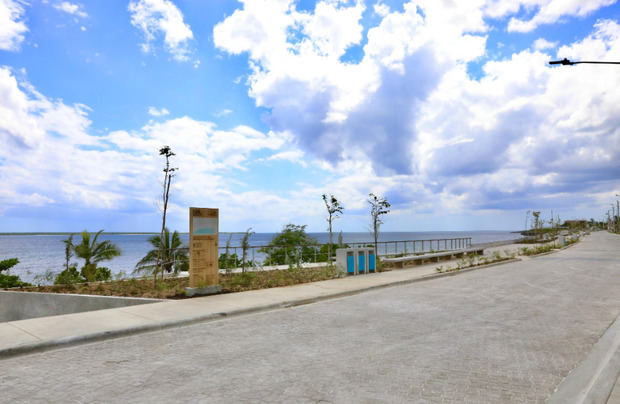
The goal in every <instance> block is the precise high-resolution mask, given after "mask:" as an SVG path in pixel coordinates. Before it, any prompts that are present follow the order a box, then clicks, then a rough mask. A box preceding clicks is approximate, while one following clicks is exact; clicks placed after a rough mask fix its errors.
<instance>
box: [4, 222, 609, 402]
mask: <svg viewBox="0 0 620 404" xmlns="http://www.w3.org/2000/svg"><path fill="white" fill-rule="evenodd" d="M619 245H620V239H619V238H617V237H615V238H614V236H612V235H608V234H605V233H599V234H594V235H593V236H591V237H589V238H588V239H586V240H585V241H584V242H582V243H580V244H579V245H577V246H575V247H573V248H570V249H568V250H565V251H562V252H559V253H556V254H551V255H547V256H544V257H539V258H534V259H531V260H528V261H527V262H525V261H524V262H520V263H513V264H507V265H502V266H497V267H495V268H488V269H481V270H477V271H472V272H469V273H467V274H464V275H460V276H456V277H451V278H444V279H437V280H434V281H432V282H424V283H417V284H408V283H411V282H413V281H415V280H417V279H420V278H421V277H424V276H430V275H433V274H434V272H435V271H434V267H435V266H436V264H434V265H432V266H426V267H424V268H420V267H417V268H414V269H412V270H404V271H403V270H399V271H392V272H388V273H382V274H377V275H372V276H363V277H358V278H347V279H340V280H333V281H326V282H319V283H315V284H308V285H299V286H296V287H290V288H278V289H268V290H263V291H253V292H246V293H242V294H234V295H233V294H231V295H220V296H211V297H205V298H199V299H191V300H186V301H177V302H165V303H156V304H153V305H144V306H136V307H130V308H123V309H114V310H104V311H99V312H93V313H95V314H98V315H96V316H93V317H88V316H86V315H87V314H88V313H79V314H76V315H71V316H82V315H84V316H86V317H71V316H57V317H56V318H51V317H50V318H49V319H51V320H48V321H47V322H46V323H43V324H39V325H38V326H37V325H36V323H27V322H30V321H31V320H23V321H22V322H14V323H12V324H10V325H11V328H6V329H2V328H0V341H2V342H3V343H4V340H5V337H6V336H9V337H10V336H11V335H14V336H13V337H12V338H13V341H14V342H13V349H12V350H11V348H10V347H9V349H5V350H4V351H3V352H4V353H5V355H9V354H11V353H15V352H18V351H20V350H27V349H30V348H33V347H34V346H35V345H36V344H40V343H41V342H45V341H52V342H53V341H56V342H63V341H66V340H67V338H68V339H69V340H70V339H71V338H72V337H75V336H76V335H82V336H86V337H88V338H90V337H93V336H95V337H97V336H99V337H104V336H105V335H106V334H105V333H106V332H112V333H114V332H125V333H129V332H136V331H139V330H145V329H155V328H156V327H166V326H169V325H173V324H178V319H179V317H182V318H183V320H182V321H184V323H185V324H188V323H191V322H200V323H197V324H194V325H192V326H189V327H182V328H174V329H169V330H164V331H158V332H152V333H148V334H142V335H134V336H130V337H127V338H118V339H111V340H108V341H103V342H96V343H93V344H86V345H78V346H72V347H70V348H68V349H57V350H53V351H49V352H42V353H37V354H35V355H32V356H21V357H16V358H7V359H5V360H4V361H3V366H2V369H1V370H0V384H1V385H3V395H2V396H1V397H0V401H3V400H7V402H8V401H11V402H15V401H35V402H36V401H56V400H57V401H60V400H62V401H71V400H73V401H78V402H85V401H88V402H93V401H94V402H111V401H119V400H123V401H129V402H143V401H153V402H163V401H212V402H225V401H231V400H234V401H269V402H318V401H326V402H377V401H383V402H386V401H387V402H439V401H440V402H541V401H544V400H545V399H547V398H551V399H553V398H554V396H555V397H557V394H562V393H563V391H566V390H562V389H563V386H564V385H565V384H566V383H565V382H566V381H567V380H569V379H570V380H571V385H570V386H569V387H570V388H574V387H575V386H577V388H576V391H578V392H582V391H584V389H585V390H587V389H589V388H590V389H591V387H592V386H594V387H596V385H597V380H592V379H591V377H590V376H592V375H593V374H598V375H606V378H607V379H610V378H611V379H610V380H612V384H613V380H615V378H614V377H613V375H614V372H615V375H616V377H617V374H618V370H617V369H616V368H615V366H616V365H615V363H616V362H617V361H616V358H618V353H617V350H616V351H613V350H610V348H613V347H614V346H615V345H614V344H615V342H614V341H616V339H617V338H618V337H620V336H619V335H618V334H617V331H616V330H615V328H614V327H613V324H614V321H615V320H616V318H617V316H618V313H619V312H620V298H619V296H620V277H619V276H618V275H619V271H620V268H619V266H618V262H620V249H619V248H618V246H619ZM393 284H400V285H401V286H400V287H393V288H389V289H385V288H382V287H384V286H388V285H393ZM372 288H375V289H376V290H373V291H368V292H367V293H363V294H357V295H354V296H350V297H346V298H342V299H334V300H330V301H323V302H320V303H318V304H312V305H306V306H301V307H296V308H293V309H292V310H270V311H266V312H263V313H258V314H254V315H248V316H239V317H236V318H230V319H226V320H225V321H215V322H210V323H202V322H201V321H203V320H205V319H218V318H223V317H224V314H223V313H226V314H239V313H250V312H253V311H265V310H266V309H268V308H272V309H273V308H279V307H288V306H295V305H298V304H302V303H307V302H312V301H316V300H320V299H321V298H326V297H331V298H334V297H336V296H347V295H352V294H356V293H359V291H360V290H363V289H366V290H368V289H372ZM377 288H378V289H377ZM148 307H151V308H154V310H146V308H148ZM135 310H138V311H135ZM106 312H108V313H106ZM91 314H92V313H91ZM69 317H71V318H69ZM36 320H37V321H38V320H44V319H36ZM32 321H33V322H34V320H32ZM78 321H79V322H83V323H82V324H81V325H80V323H78ZM18 323H19V324H18ZM2 326H4V324H3V325H2ZM66 329H69V331H68V332H66V333H65V334H63V330H66ZM5 330H9V332H7V333H5ZM610 330H611V334H610V333H609V332H610ZM606 331H607V333H606ZM10 332H14V334H10ZM98 333H99V334H98ZM67 334H69V336H68V337H67ZM24 335H29V336H30V337H31V338H34V341H33V340H32V339H31V340H30V341H33V342H34V345H33V343H31V342H26V343H23V342H24V338H25V337H24ZM601 336H603V337H602V338H601ZM20 338H21V339H20ZM44 338H47V339H44ZM20 341H21V343H20ZM605 344H607V345H605ZM605 346H607V350H605ZM20 347H21V348H20ZM16 348H17V349H16ZM594 351H600V352H599V353H600V354H601V355H598V354H597V355H598V356H597V355H595V357H598V358H599V360H598V362H596V361H594V368H596V372H587V371H586V372H583V371H582V372H581V374H582V376H579V375H580V367H582V365H583V364H584V363H586V362H588V359H589V358H590V357H592V352H594ZM589 362H592V361H589ZM591 364H592V363H590V365H591ZM59 368H61V369H63V371H62V372H58V371H57V369H59ZM583 374H585V376H583ZM575 375H576V376H575ZM567 376H568V377H567ZM588 377H590V378H588ZM563 381H564V382H563ZM4 387H6V388H4ZM556 388H558V391H557V392H555V393H554V390H555V389H556ZM586 393H587V394H586V395H582V396H575V397H573V398H575V401H568V402H604V401H600V399H599V401H588V400H589V399H592V398H593V397H596V395H592V394H591V392H588V391H586ZM595 393H600V394H602V395H603V396H605V397H607V395H608V394H609V392H607V395H605V392H600V391H597V392H595ZM577 400H581V401H577ZM563 402H567V401H563Z"/></svg>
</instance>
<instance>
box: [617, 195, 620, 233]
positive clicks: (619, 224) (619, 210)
mask: <svg viewBox="0 0 620 404" xmlns="http://www.w3.org/2000/svg"><path fill="white" fill-rule="evenodd" d="M616 196H620V194H616ZM616 213H618V216H620V200H618V199H616ZM616 222H617V224H616V233H620V217H618V220H617V221H616Z"/></svg>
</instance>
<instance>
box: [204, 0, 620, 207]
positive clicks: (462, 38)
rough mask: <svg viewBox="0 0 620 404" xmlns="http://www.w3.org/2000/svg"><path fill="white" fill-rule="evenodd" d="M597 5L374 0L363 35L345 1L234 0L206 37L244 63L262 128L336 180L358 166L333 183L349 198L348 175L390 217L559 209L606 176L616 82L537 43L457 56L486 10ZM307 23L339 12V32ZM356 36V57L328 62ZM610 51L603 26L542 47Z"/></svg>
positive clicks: (354, 7)
mask: <svg viewBox="0 0 620 404" xmlns="http://www.w3.org/2000/svg"><path fill="white" fill-rule="evenodd" d="M258 3H260V4H258ZM609 4H611V2H610V1H598V2H588V3H587V4H586V3H583V2H580V3H575V2H557V1H552V0H551V1H529V0H528V1H521V2H507V1H484V0H479V1H471V2H458V3H456V4H451V5H450V6H446V5H444V4H443V3H441V2H436V1H430V0H429V1H423V0H420V1H411V2H409V3H406V4H405V5H404V7H403V9H402V10H399V11H389V10H386V9H385V8H382V7H381V5H379V6H378V10H379V11H380V12H381V13H383V16H382V18H381V21H380V23H379V24H378V25H377V26H374V27H371V28H370V29H368V31H367V35H366V38H365V39H366V41H365V43H364V38H363V35H362V34H363V31H362V30H361V28H360V27H361V25H360V18H361V12H360V11H359V10H362V7H363V6H362V5H360V4H359V3H339V2H327V1H325V2H319V3H317V5H316V7H315V9H314V10H313V11H304V12H300V11H297V10H296V8H295V3H293V2H292V1H283V0H281V1H275V0H274V1H267V0H262V1H260V2H249V1H246V2H242V7H241V8H239V9H238V10H236V11H235V12H234V13H233V14H232V15H230V16H229V17H228V18H226V19H225V20H223V21H222V22H221V23H219V24H218V25H217V26H216V27H215V29H214V42H215V44H216V46H217V47H219V48H220V49H222V50H224V51H226V52H229V53H231V54H241V53H246V54H247V55H248V56H249V59H250V64H249V67H250V69H251V71H252V73H251V74H250V77H249V80H248V85H249V95H250V96H251V97H253V98H254V99H255V101H256V104H257V105H258V106H261V107H265V108H268V109H269V111H270V112H269V115H268V116H267V118H266V119H267V122H268V123H269V124H270V126H271V128H272V129H273V130H274V131H275V132H276V133H285V132H286V133H290V134H291V135H292V136H293V137H294V139H295V141H296V142H297V144H298V145H299V146H300V147H301V149H302V150H303V151H305V152H309V153H310V154H311V155H312V156H316V157H317V158H318V159H319V162H320V163H319V164H322V165H323V168H324V169H327V170H335V171H336V172H339V173H343V172H347V171H346V170H347V167H351V166H355V165H356V164H357V162H360V161H361V162H363V164H364V167H365V170H366V173H365V175H364V176H363V178H360V179H358V178H357V176H356V175H355V174H354V173H352V174H350V175H349V174H347V175H346V176H345V178H346V179H343V180H342V181H348V182H347V183H346V184H345V183H343V182H340V183H338V182H332V184H338V186H340V187H342V188H343V189H346V190H347V192H351V193H352V194H353V195H358V196H359V197H360V198H362V199H361V200H363V197H362V196H363V194H364V192H361V191H360V189H364V190H367V189H368V188H365V187H362V186H361V185H360V183H361V181H363V179H364V178H366V179H368V178H377V179H380V180H381V181H383V182H382V184H384V186H382V187H379V189H382V190H383V191H384V193H385V194H387V195H389V196H390V197H391V198H392V199H393V200H395V201H400V202H399V203H396V204H395V209H397V210H399V211H401V212H410V213H411V212H430V211H433V210H434V209H437V208H438V206H442V207H447V208H449V209H451V210H452V211H464V210H468V209H469V210H474V211H476V210H477V211H493V210H496V209H501V208H502V207H503V208H507V209H523V208H528V207H531V204H532V203H534V204H540V206H553V205H554V204H555V206H568V205H570V204H571V203H573V202H574V200H575V192H579V193H580V195H582V196H583V198H582V201H583V203H584V204H587V203H594V201H595V200H596V199H597V197H596V195H599V193H600V192H602V191H603V189H609V187H610V186H611V185H613V184H615V185H618V184H617V182H618V180H617V178H618V175H617V174H618V172H617V171H618V168H617V165H616V166H614V165H613V164H614V163H613V162H614V161H618V160H619V159H620V139H619V138H618V136H619V134H618V131H617V130H616V129H615V128H616V127H618V126H617V123H616V118H615V117H616V116H620V114H619V113H618V112H620V111H616V107H615V106H616V105H619V103H618V102H617V100H615V97H616V96H615V95H614V94H613V93H612V92H610V91H608V90H607V89H608V88H615V85H614V84H613V83H615V82H616V81H617V78H616V76H617V75H616V76H614V72H613V71H611V70H606V71H605V72H604V73H601V74H603V75H601V74H599V73H595V72H594V71H587V73H584V72H586V70H582V69H581V67H580V69H572V70H570V69H564V70H558V69H556V70H552V69H551V68H550V67H549V66H547V61H548V60H549V59H550V58H551V57H552V56H551V55H548V54H544V53H542V51H544V50H545V49H550V48H551V47H552V46H556V44H553V43H551V42H548V41H545V40H543V39H541V40H538V41H537V42H536V43H535V44H534V46H533V49H532V50H524V51H522V52H519V53H516V54H514V55H512V57H511V58H510V59H506V60H488V61H486V62H484V63H483V64H482V66H483V75H482V77H481V78H479V79H474V78H472V77H470V75H469V74H468V70H467V65H468V63H469V62H471V61H474V60H481V58H483V57H485V55H486V39H487V35H489V32H490V29H491V28H490V26H489V25H488V23H487V20H488V19H495V18H499V17H506V16H510V15H511V14H515V13H518V12H519V11H520V10H521V8H522V7H526V8H527V9H528V10H535V11H534V12H535V14H534V17H533V18H532V19H531V21H530V20H528V21H529V22H528V24H530V25H531V26H534V25H538V24H542V23H548V22H553V21H557V20H558V19H559V18H561V17H563V16H584V15H587V14H589V13H590V12H592V11H593V10H596V9H598V8H600V7H604V6H606V5H609ZM326 10H329V12H326ZM317 16H321V18H323V19H325V18H329V17H326V16H333V18H334V20H333V21H332V23H330V24H329V25H339V21H341V24H340V26H341V27H347V30H348V33H346V34H345V33H331V34H330V35H323V36H321V35H318V34H316V33H314V31H313V28H309V27H310V26H311V25H310V22H311V21H313V19H314V18H317ZM554 18H555V20H554ZM514 24H515V23H513V25H514ZM362 45H363V56H362V58H361V60H359V61H358V62H355V63H353V62H344V61H342V60H341V56H342V55H343V54H344V53H345V52H346V51H347V50H348V49H350V48H351V47H354V46H362ZM618 46H619V40H618V26H617V24H615V23H613V22H611V21H603V22H599V23H598V24H597V25H596V26H595V27H594V30H593V32H592V34H591V35H589V36H587V37H586V38H584V39H583V40H581V41H577V42H575V43H574V44H572V45H570V46H565V47H561V48H560V49H559V51H558V55H557V56H558V57H564V56H565V55H566V56H568V57H582V58H586V57H587V58H594V59H608V60H617V59H618V58H619V57H620V55H618V54H617V48H618ZM584 69H587V67H585V68H584ZM599 69H600V68H599ZM597 72H598V70H597ZM584 74H586V75H587V76H588V77H587V78H585V77H583V76H584ZM608 75H609V76H608ZM619 84H620V83H619ZM571 94H579V97H574V96H572V95H571ZM605 145H607V146H605ZM614 175H615V177H614ZM613 178H616V179H613ZM358 180H359V181H360V183H358ZM381 181H377V183H379V182H381ZM614 181H615V182H614ZM373 183H374V182H373ZM602 183H605V184H606V185H604V186H603V185H601V184H602ZM409 184H416V185H415V186H411V185H409ZM377 186H378V185H377ZM356 187H359V188H356ZM353 188H356V189H358V191H357V192H354V191H353ZM585 195H587V196H585ZM358 199H359V198H358ZM358 203H359V202H358ZM528 204H530V205H528Z"/></svg>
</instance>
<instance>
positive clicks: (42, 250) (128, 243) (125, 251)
mask: <svg viewBox="0 0 620 404" xmlns="http://www.w3.org/2000/svg"><path fill="white" fill-rule="evenodd" d="M275 234H276V233H255V234H253V235H252V236H251V237H250V244H251V245H252V246H265V245H267V244H269V242H270V241H271V239H272V238H273V237H274V236H275ZM309 235H310V236H311V237H314V238H315V239H317V240H318V242H319V243H327V242H328V241H329V234H328V233H309ZM67 237H68V235H56V234H55V235H48V234H39V235H33V234H28V235H19V234H11V235H0V260H3V259H7V258H18V259H19V261H20V262H19V264H17V265H16V266H14V267H13V268H11V274H13V275H19V276H20V277H21V279H22V280H24V281H26V282H33V280H34V279H35V277H36V276H37V275H41V274H43V273H45V272H46V271H48V270H50V271H53V272H60V271H61V270H62V269H63V265H64V243H63V242H62V241H63V240H65V239H66V238H67ZM149 237H151V235H149V234H102V235H101V236H100V240H110V241H111V242H113V243H114V244H116V245H117V246H118V247H119V248H120V249H121V251H122V255H121V256H120V257H116V258H114V259H112V260H110V261H104V262H102V263H101V265H102V266H106V267H108V268H110V270H111V271H112V273H113V274H117V273H120V272H121V271H122V272H125V273H126V274H131V272H132V271H133V269H134V267H135V265H136V263H137V262H138V261H139V260H140V259H141V258H142V257H143V256H144V255H145V254H146V253H147V252H148V251H149V250H150V249H152V246H151V245H150V243H149V242H148V238H149ZM229 237H231V240H230V246H231V247H238V246H239V245H240V241H241V239H242V237H243V234H242V233H220V237H219V246H220V253H222V252H223V250H224V247H225V245H226V242H227V240H228V238H229ZM333 237H334V238H333V241H334V243H336V242H337V241H338V234H337V233H334V235H333ZM342 237H343V241H344V242H345V243H369V242H371V241H372V235H371V234H370V233H368V232H361V233H342ZM458 237H471V239H472V243H474V244H478V243H487V242H493V241H503V240H512V239H515V238H518V237H519V235H518V234H516V233H512V232H509V231H458V232H382V233H380V234H379V241H382V242H385V241H390V242H393V241H403V240H437V239H448V238H458ZM181 238H182V240H183V241H184V243H185V245H187V243H188V241H189V235H188V234H182V235H181ZM80 240H81V238H80V236H79V235H75V236H74V242H75V243H79V241H80ZM408 246H409V247H408V248H409V251H411V246H412V244H411V243H409V244H408ZM420 246H421V244H420V243H418V244H417V246H416V248H417V249H419V248H420ZM384 248H387V251H388V252H390V253H391V252H394V251H395V249H396V251H397V252H398V251H402V249H403V248H404V244H403V243H397V244H388V245H387V247H386V246H385V245H380V246H379V254H382V253H383V252H384ZM424 248H425V249H429V245H428V244H426V246H425V247H424ZM433 248H434V247H433ZM256 250H257V248H254V249H253V254H254V257H253V258H255V259H261V258H262V256H261V254H260V253H258V252H257V251H256ZM232 252H235V251H234V250H232V251H231V253H232ZM237 253H238V254H240V251H239V250H238V251H237ZM250 258H252V255H250ZM73 261H75V262H77V263H78V265H79V266H81V265H82V260H81V259H77V258H75V257H74V258H73V259H72V262H73Z"/></svg>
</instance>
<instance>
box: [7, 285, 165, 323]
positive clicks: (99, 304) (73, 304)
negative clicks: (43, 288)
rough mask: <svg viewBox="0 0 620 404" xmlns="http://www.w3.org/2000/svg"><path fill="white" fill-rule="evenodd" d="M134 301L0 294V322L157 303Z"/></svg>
mask: <svg viewBox="0 0 620 404" xmlns="http://www.w3.org/2000/svg"><path fill="white" fill-rule="evenodd" d="M160 301H161V300H159V299H142V298H134V297H116V296H91V295H70V294H60V293H38V292H11V291H5V290H0V322H5V321H16V320H25V319H27V318H37V317H47V316H56V315H59V314H71V313H80V312H83V311H93V310H102V309H112V308H115V307H125V306H133V305H137V304H146V303H155V302H160Z"/></svg>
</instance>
